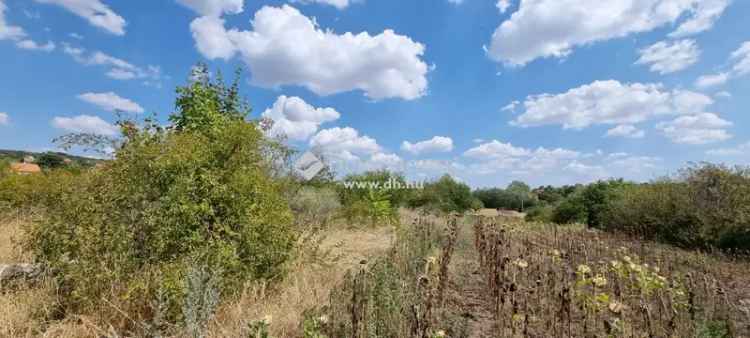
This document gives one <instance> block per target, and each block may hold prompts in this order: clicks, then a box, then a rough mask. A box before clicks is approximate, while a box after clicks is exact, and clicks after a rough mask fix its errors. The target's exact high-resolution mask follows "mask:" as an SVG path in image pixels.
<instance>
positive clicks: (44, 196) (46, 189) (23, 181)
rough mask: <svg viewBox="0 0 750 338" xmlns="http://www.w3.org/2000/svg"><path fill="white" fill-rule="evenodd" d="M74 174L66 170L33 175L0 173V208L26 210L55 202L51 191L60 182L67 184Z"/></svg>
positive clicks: (73, 178)
mask: <svg viewBox="0 0 750 338" xmlns="http://www.w3.org/2000/svg"><path fill="white" fill-rule="evenodd" d="M76 176H77V175H76V173H73V172H70V171H67V170H52V171H47V172H45V173H40V174H34V175H17V174H10V173H7V172H6V173H4V174H3V173H0V209H1V208H13V209H15V210H28V209H31V208H38V207H43V206H45V205H47V204H49V203H55V199H54V195H53V194H52V192H53V191H55V190H56V189H57V186H58V185H60V184H69V183H70V182H72V181H73V180H75V178H76Z"/></svg>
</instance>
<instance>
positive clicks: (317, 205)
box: [289, 186, 341, 225]
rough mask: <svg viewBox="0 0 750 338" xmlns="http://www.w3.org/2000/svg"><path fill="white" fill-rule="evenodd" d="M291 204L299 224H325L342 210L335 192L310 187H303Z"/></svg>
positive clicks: (328, 189)
mask: <svg viewBox="0 0 750 338" xmlns="http://www.w3.org/2000/svg"><path fill="white" fill-rule="evenodd" d="M289 204H290V205H289V206H290V207H291V209H292V211H294V214H295V216H296V217H297V219H298V220H297V223H298V224H315V225H321V224H325V223H327V222H328V221H329V220H330V219H331V218H333V216H334V215H335V214H336V212H338V211H339V209H340V208H341V202H339V196H338V194H337V193H336V191H335V190H333V189H330V188H315V187H310V186H303V187H301V188H300V189H299V190H298V191H297V193H296V194H294V196H293V197H292V198H291V201H290V202H289Z"/></svg>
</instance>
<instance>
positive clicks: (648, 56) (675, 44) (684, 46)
mask: <svg viewBox="0 0 750 338" xmlns="http://www.w3.org/2000/svg"><path fill="white" fill-rule="evenodd" d="M639 53H640V55H641V57H640V58H639V59H638V61H636V64H639V65H649V66H650V69H651V71H652V72H657V73H659V74H669V73H674V72H677V71H680V70H683V69H685V68H688V67H690V66H692V65H694V64H695V63H696V62H698V59H699V58H700V55H701V50H700V48H698V45H697V44H696V43H695V40H679V41H672V42H669V41H660V42H657V43H655V44H653V45H651V46H649V47H646V48H644V49H641V50H640V51H639Z"/></svg>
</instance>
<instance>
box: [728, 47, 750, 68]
mask: <svg viewBox="0 0 750 338" xmlns="http://www.w3.org/2000/svg"><path fill="white" fill-rule="evenodd" d="M731 59H732V61H734V62H735V64H734V67H732V70H733V71H734V72H735V73H737V75H745V74H747V73H750V41H746V42H744V43H743V44H742V46H740V48H738V49H737V50H736V51H734V52H733V53H732V56H731Z"/></svg>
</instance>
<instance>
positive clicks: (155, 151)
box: [26, 82, 296, 320]
mask: <svg viewBox="0 0 750 338" xmlns="http://www.w3.org/2000/svg"><path fill="white" fill-rule="evenodd" d="M196 83H202V84H203V85H196ZM196 83H194V84H193V85H191V86H190V87H188V89H185V91H181V96H180V97H179V98H178V99H177V101H178V105H180V106H181V108H180V109H178V110H179V111H180V112H185V113H186V114H188V115H190V114H193V113H196V112H197V111H198V109H199V108H197V105H200V104H206V105H208V106H210V107H219V108H220V109H219V112H221V114H225V113H226V112H228V111H229V110H231V109H234V108H233V107H238V106H237V105H234V104H230V103H228V102H224V101H222V100H230V101H234V100H236V99H237V98H236V96H234V94H231V95H230V94H226V93H224V94H222V95H219V96H214V97H213V98H212V99H215V100H219V101H220V102H214V103H205V102H198V103H195V104H196V107H194V108H190V106H191V105H192V104H193V103H191V102H192V101H191V100H192V99H193V98H200V100H204V99H206V98H205V97H204V96H203V95H204V94H205V93H206V92H207V91H210V90H214V89H210V90H209V89H206V88H205V86H215V87H217V88H221V86H218V85H216V84H211V83H206V82H196ZM212 88H214V87H212ZM193 91H195V92H197V93H194V92H193ZM230 92H231V91H230ZM209 97H210V96H209ZM196 100H197V99H196ZM226 116H229V117H230V118H226V119H224V118H222V121H221V128H217V126H218V124H216V123H212V122H211V121H208V122H210V123H206V124H201V123H198V122H197V121H204V120H200V119H197V118H194V116H193V115H191V116H188V117H185V118H184V119H183V118H181V117H180V116H179V115H174V116H173V118H174V121H175V122H176V123H182V124H181V127H180V128H175V129H173V130H168V131H167V130H163V129H161V128H159V127H156V126H154V125H153V124H150V123H148V121H147V123H148V124H147V125H146V126H144V127H136V126H135V125H134V124H133V123H128V124H125V125H124V126H125V127H124V128H123V131H124V135H125V137H124V139H123V140H122V142H121V143H120V144H121V147H120V148H119V149H117V152H116V156H115V158H114V159H113V160H111V161H108V162H107V163H106V165H104V166H102V167H101V168H98V169H96V170H92V171H88V172H85V173H84V174H82V175H80V176H79V177H76V179H75V180H61V181H60V182H56V183H55V184H54V185H51V186H52V188H51V189H50V191H48V192H47V193H46V195H47V197H46V198H47V199H48V200H49V201H53V203H46V205H45V207H46V216H47V217H45V218H44V219H42V220H41V221H40V222H39V223H36V224H34V225H33V226H32V227H31V229H29V236H28V238H27V243H26V247H27V248H28V249H29V250H30V251H31V252H33V253H34V254H35V256H36V258H37V260H38V261H39V262H40V263H43V264H44V265H45V266H47V267H49V268H50V269H51V271H54V272H55V274H56V276H57V277H58V281H59V283H60V286H61V292H62V293H63V296H64V298H63V299H64V301H65V302H64V304H63V305H64V306H65V308H66V309H68V310H73V311H86V310H87V309H93V308H94V306H96V304H100V303H101V300H102V298H115V299H117V300H119V301H121V302H122V303H123V304H119V305H118V306H119V307H120V308H121V310H122V311H125V312H126V313H130V314H131V315H133V314H141V315H143V316H147V317H148V316H149V315H150V313H153V312H154V310H153V309H150V310H149V308H150V306H149V305H148V304H149V302H150V300H151V299H154V294H155V292H156V291H155V290H162V289H163V290H165V293H166V294H167V295H168V298H169V299H170V304H169V307H170V309H169V317H170V318H169V319H170V320H192V319H190V318H188V317H186V316H187V312H182V311H180V308H181V307H182V306H183V305H190V302H189V300H190V299H191V298H190V297H192V296H191V292H192V291H190V290H191V288H192V287H193V286H191V285H192V284H190V283H188V284H186V282H185V281H186V280H188V281H190V280H191V277H190V276H191V271H193V269H194V267H193V265H194V264H195V262H196V261H198V262H200V263H201V264H202V265H205V266H210V267H211V269H212V271H213V272H214V273H215V274H217V276H216V278H217V280H216V283H217V284H218V285H217V286H216V289H217V292H219V294H221V295H229V294H232V293H234V292H236V291H237V290H239V286H240V285H242V283H244V282H246V281H248V280H254V279H261V278H273V277H275V276H278V275H279V274H280V273H282V272H283V271H282V268H283V266H282V265H283V263H285V262H286V261H287V260H288V259H289V258H290V256H291V255H292V249H293V245H294V243H295V241H296V235H295V233H294V231H293V227H292V215H291V212H290V210H289V207H288V204H287V202H286V200H285V199H284V198H283V196H282V189H283V188H284V186H283V184H282V183H281V182H280V181H279V180H276V179H274V178H273V176H272V172H273V168H272V166H271V164H270V162H271V161H269V160H268V157H267V148H265V147H266V145H267V143H266V141H265V138H264V136H263V134H262V132H261V131H260V129H259V128H258V126H257V125H256V124H255V123H251V122H246V121H244V120H242V119H239V118H238V116H239V113H238V114H235V113H226ZM235 117H237V118H235ZM204 122H205V121H204ZM212 283H213V282H212ZM144 308H145V310H144ZM118 312H119V311H118ZM196 318H197V317H196ZM136 319H138V318H136ZM143 319H144V320H148V318H143Z"/></svg>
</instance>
